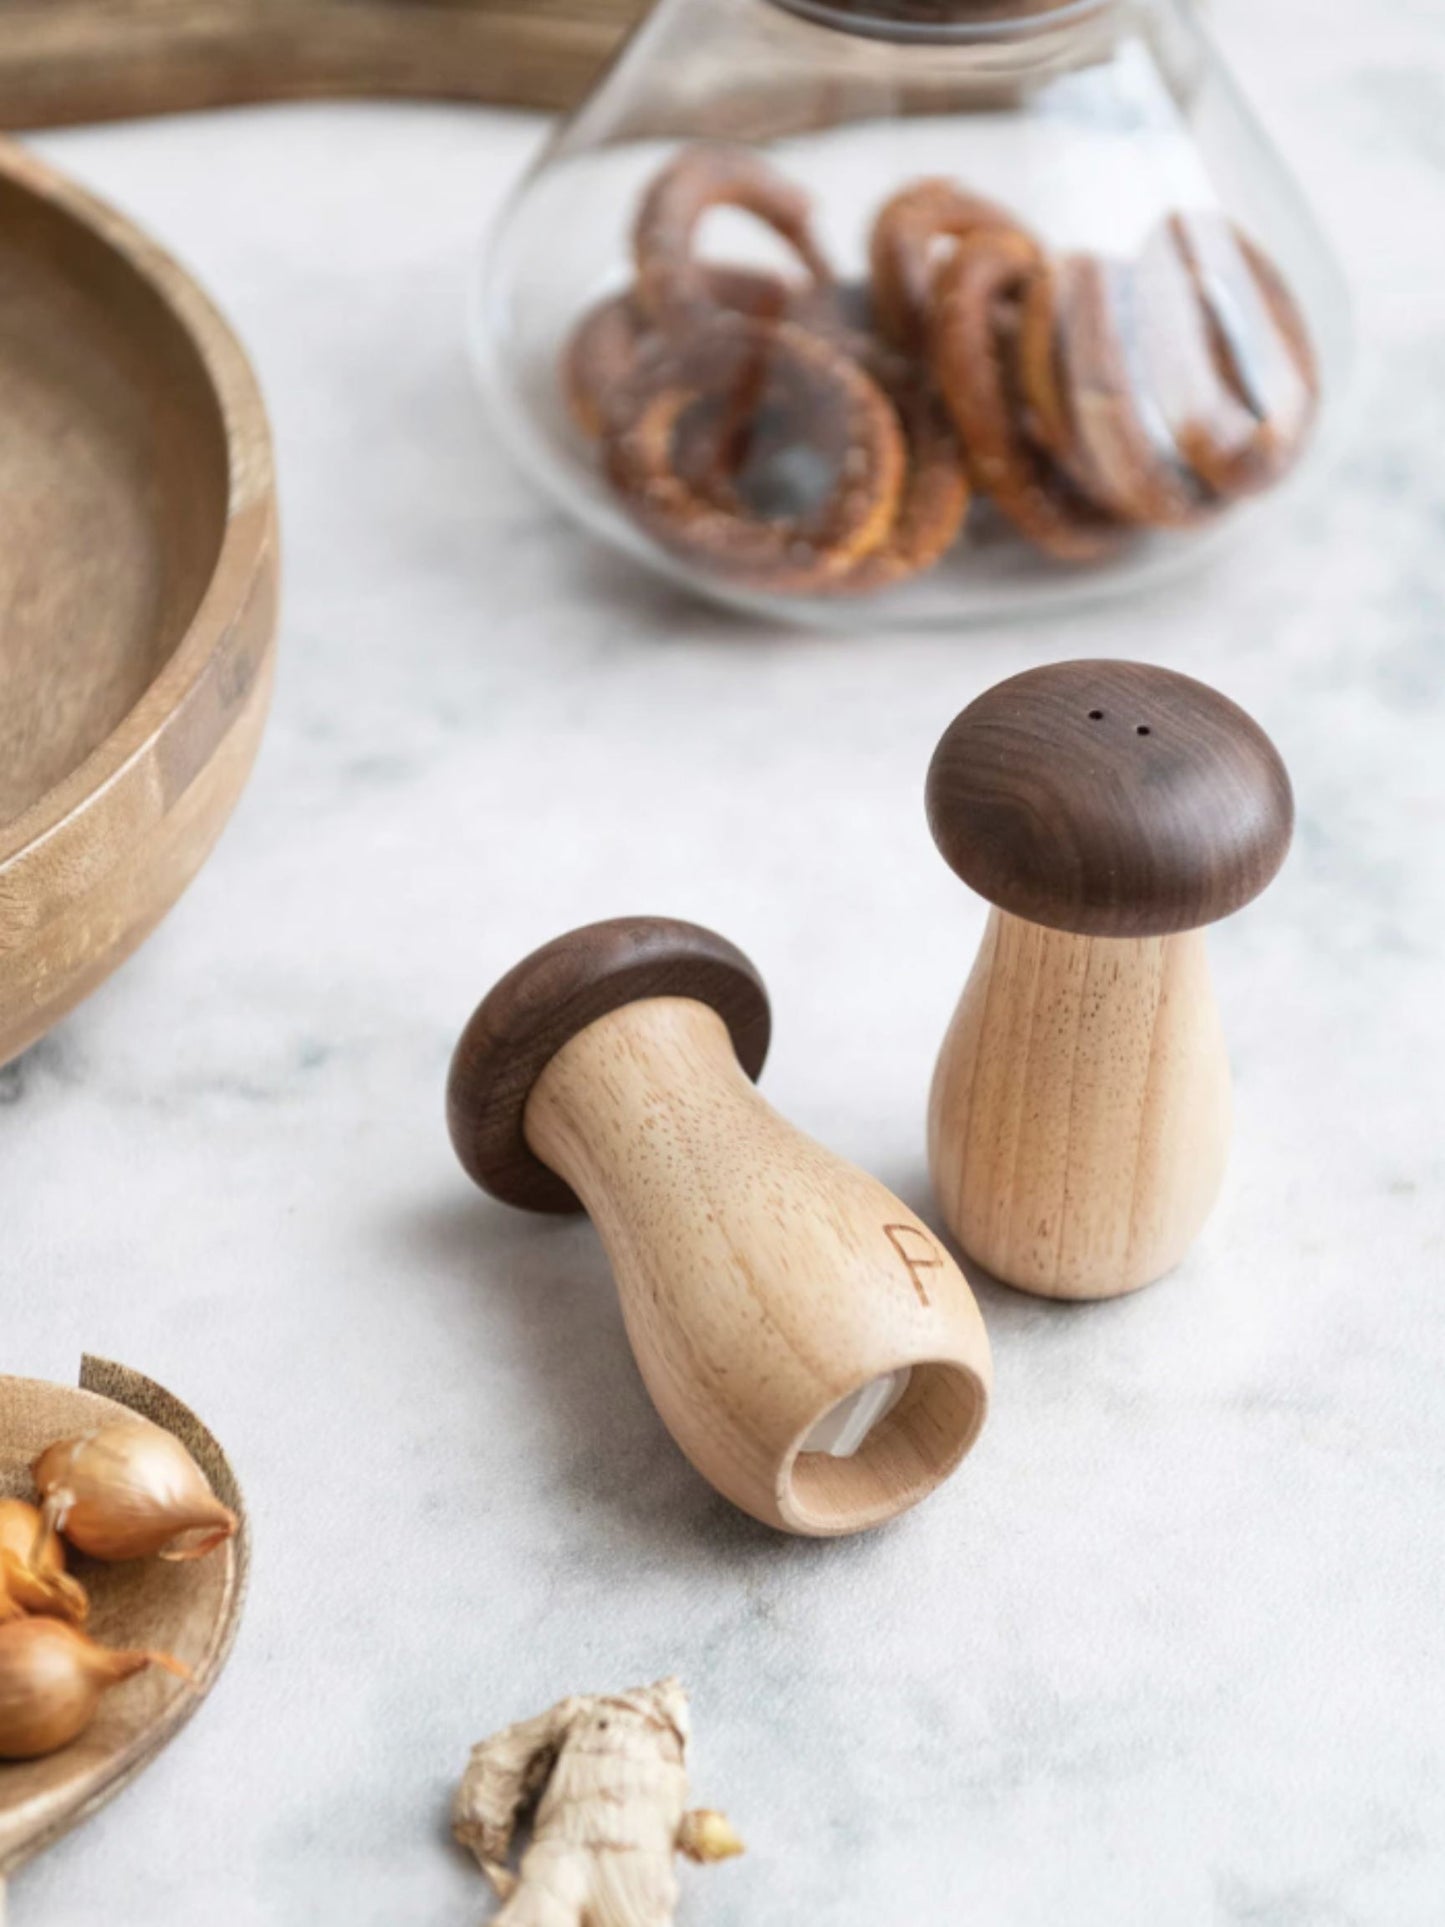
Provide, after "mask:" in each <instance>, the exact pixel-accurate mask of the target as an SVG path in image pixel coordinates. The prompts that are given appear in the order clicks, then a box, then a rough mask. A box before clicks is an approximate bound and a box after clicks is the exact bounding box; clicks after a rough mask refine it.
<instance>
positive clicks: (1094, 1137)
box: [929, 910, 1230, 1298]
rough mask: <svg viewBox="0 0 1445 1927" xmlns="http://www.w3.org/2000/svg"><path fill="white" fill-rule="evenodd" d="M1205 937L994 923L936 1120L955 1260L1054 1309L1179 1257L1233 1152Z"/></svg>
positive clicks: (962, 1016)
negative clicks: (960, 1252)
mask: <svg viewBox="0 0 1445 1927" xmlns="http://www.w3.org/2000/svg"><path fill="white" fill-rule="evenodd" d="M1229 1117H1230V1084H1229V1064H1228V1059H1227V1057H1226V1054H1225V1048H1224V1038H1223V1034H1222V1031H1221V1028H1220V1023H1219V1016H1218V1010H1217V1007H1216V1004H1215V1001H1214V992H1213V988H1212V986H1211V983H1210V976H1209V962H1208V956H1207V953H1206V949H1205V939H1204V932H1203V931H1202V930H1191V931H1186V932H1184V933H1183V934H1180V935H1175V936H1166V937H1140V938H1112V937H1085V936H1076V935H1072V934H1070V933H1068V932H1066V931H1060V930H1048V929H1044V928H1043V927H1042V926H1041V925H1039V924H1035V923H1027V922H1024V921H1022V920H1021V919H1020V918H1017V917H1013V916H1010V915H1009V914H1008V913H1007V912H1005V911H1002V910H994V911H993V912H992V913H991V915H990V917H989V922H988V928H987V931H986V932H985V935H984V940H983V944H982V947H981V948H980V951H979V955H978V959H977V961H976V963H975V965H974V968H973V973H972V975H971V976H970V978H969V980H968V983H967V986H966V987H965V989H964V992H963V996H962V999H961V1000H960V1003H959V1006H958V1009H957V1012H956V1013H955V1015H954V1019H953V1023H952V1025H951V1027H950V1029H949V1032H948V1035H947V1037H946V1038H945V1040H944V1044H943V1050H942V1052H941V1054H940V1057H939V1060H938V1069H937V1073H936V1075H935V1078H934V1084H933V1096H932V1102H931V1105H930V1111H929V1161H930V1164H931V1166H932V1171H933V1181H934V1188H935V1191H936V1194H937V1197H938V1200H939V1204H940V1206H941V1208H942V1211H943V1214H944V1217H945V1218H946V1219H947V1221H948V1224H949V1227H950V1229H951V1230H952V1231H953V1232H954V1234H955V1236H956V1237H957V1238H958V1240H959V1242H960V1243H961V1244H962V1245H963V1247H964V1250H965V1251H966V1252H967V1253H968V1254H969V1256H970V1257H972V1258H976V1259H977V1260H978V1262H979V1264H981V1265H983V1266H984V1267H986V1268H987V1269H988V1270H989V1271H991V1272H993V1273H994V1275H995V1276H996V1277H998V1278H1002V1279H1004V1280H1005V1281H1006V1282H1007V1283H1009V1284H1011V1285H1018V1286H1021V1287H1023V1288H1024V1289H1025V1290H1027V1291H1034V1292H1040V1293H1042V1294H1043V1295H1045V1296H1046V1297H1051V1298H1109V1297H1113V1296H1115V1295H1116V1294H1118V1293H1121V1292H1126V1291H1133V1290H1135V1289H1136V1288H1137V1287H1138V1286H1140V1285H1146V1284H1148V1283H1149V1282H1150V1281H1151V1280H1152V1279H1155V1278H1158V1277H1160V1276H1162V1275H1163V1273H1165V1272H1166V1271H1168V1270H1170V1269H1171V1268H1172V1267H1173V1266H1174V1265H1176V1264H1177V1263H1178V1262H1179V1260H1180V1259H1181V1258H1182V1257H1183V1256H1184V1253H1185V1251H1186V1250H1187V1249H1188V1248H1189V1245H1190V1244H1191V1242H1192V1241H1193V1239H1194V1237H1195V1235H1196V1233H1197V1232H1198V1231H1199V1228H1200V1226H1201V1225H1202V1224H1203V1223H1204V1220H1205V1218H1206V1217H1207V1216H1208V1215H1209V1211H1210V1208H1211V1207H1212V1205H1213V1203H1214V1200H1215V1197H1216V1195H1217V1194H1218V1190H1219V1185H1220V1182H1221V1179H1222V1178H1223V1175H1224V1163H1225V1155H1226V1150H1227V1146H1228V1138H1229Z"/></svg>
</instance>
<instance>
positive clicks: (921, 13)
mask: <svg viewBox="0 0 1445 1927" xmlns="http://www.w3.org/2000/svg"><path fill="white" fill-rule="evenodd" d="M1114 3H1115V0H778V5H780V6H784V7H786V8H787V9H788V11H789V12H790V13H796V14H801V15H802V17H803V18H804V19H805V20H815V21H817V22H818V24H819V25H820V26H825V27H836V28H837V29H838V30H839V31H840V32H843V33H858V34H869V35H871V36H873V37H874V38H876V39H879V40H910V41H923V42H924V43H925V44H926V43H927V42H928V41H929V40H931V39H934V38H937V39H939V40H947V39H950V38H953V37H956V36H958V35H960V34H962V33H966V32H967V30H968V29H969V28H970V27H992V28H998V27H1000V26H1003V27H1006V26H1009V25H1012V24H1022V23H1025V22H1028V21H1030V20H1037V19H1042V18H1046V17H1047V16H1049V15H1051V14H1060V13H1091V12H1095V13H1096V12H1101V11H1103V10H1104V9H1105V8H1107V7H1110V6H1112V5H1113V4H1114Z"/></svg>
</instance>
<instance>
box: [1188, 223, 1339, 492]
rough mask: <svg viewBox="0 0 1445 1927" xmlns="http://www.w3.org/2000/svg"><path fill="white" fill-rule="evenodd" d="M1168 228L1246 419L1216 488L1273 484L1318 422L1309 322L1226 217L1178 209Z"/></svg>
mask: <svg viewBox="0 0 1445 1927" xmlns="http://www.w3.org/2000/svg"><path fill="white" fill-rule="evenodd" d="M1165 234H1166V235H1167V237H1168V243H1169V244H1171V245H1172V249H1173V250H1174V252H1175V258H1176V259H1177V260H1179V261H1180V263H1181V265H1182V268H1183V271H1184V272H1185V273H1186V274H1187V276H1188V277H1189V283H1190V287H1191V290H1192V292H1193V294H1194V295H1195V297H1196V299H1197V301H1198V303H1199V307H1200V311H1201V326H1202V329H1203V331H1204V333H1205V336H1206V351H1207V352H1208V354H1209V356H1210V361H1211V366H1212V367H1213V369H1214V370H1215V372H1216V375H1217V377H1218V379H1219V381H1220V382H1221V384H1222V385H1223V386H1224V387H1225V388H1226V391H1227V392H1228V393H1229V394H1230V395H1231V396H1233V397H1235V398H1237V401H1238V405H1239V406H1240V408H1241V409H1242V410H1243V412H1244V415H1245V419H1246V421H1247V422H1248V423H1249V424H1250V430H1251V432H1249V433H1248V434H1247V435H1246V437H1245V438H1244V439H1245V443H1246V446H1245V447H1244V449H1243V450H1242V451H1241V452H1240V454H1239V456H1238V458H1237V459H1236V460H1235V461H1234V462H1233V463H1231V464H1230V466H1229V469H1228V471H1227V473H1226V475H1225V476H1224V477H1223V479H1222V480H1221V482H1220V486H1221V487H1222V488H1225V489H1227V490H1228V492H1230V493H1236V494H1238V493H1243V492H1245V491H1247V490H1255V489H1261V488H1267V487H1269V485H1270V484H1271V483H1273V482H1276V481H1278V480H1279V478H1280V477H1281V476H1282V475H1283V474H1284V473H1285V472H1286V471H1287V470H1288V469H1289V468H1290V467H1291V466H1292V464H1293V462H1294V460H1295V457H1296V456H1297V455H1298V453H1299V451H1300V449H1301V447H1302V446H1303V444H1304V442H1305V439H1306V438H1307V436H1308V434H1309V431H1310V428H1311V427H1312V425H1313V422H1314V415H1315V409H1316V405H1317V403H1318V401H1319V368H1318V364H1317V362H1316V360H1315V353H1314V347H1313V344H1312V342H1311V341H1310V337H1309V330H1308V328H1307V327H1306V325H1305V322H1304V318H1303V316H1302V315H1301V314H1300V311H1299V308H1298V307H1297V306H1296V304H1295V300H1294V297H1293V295H1292V294H1291V293H1290V291H1289V289H1288V288H1287V287H1286V285H1285V283H1284V281H1283V279H1282V278H1281V276H1280V273H1279V270H1278V269H1277V268H1276V267H1275V265H1274V263H1273V262H1272V261H1271V260H1270V259H1269V258H1268V256H1267V255H1265V254H1264V253H1263V252H1262V251H1261V250H1260V249H1259V248H1258V247H1257V246H1256V245H1255V244H1254V242H1252V241H1251V240H1250V239H1249V237H1248V236H1247V235H1245V234H1243V233H1241V232H1240V230H1239V229H1237V228H1235V227H1233V226H1232V225H1231V224H1230V223H1229V222H1228V221H1226V220H1225V219H1224V218H1223V217H1222V216H1220V215H1215V214H1209V213H1202V214H1182V213H1181V214H1175V215H1172V216H1171V217H1170V219H1169V221H1168V222H1167V224H1166V227H1165ZM1157 244H1158V243H1157V242H1156V245H1157ZM1198 465H1199V466H1200V467H1201V470H1202V472H1206V473H1207V471H1204V470H1203V464H1202V462H1200V463H1198Z"/></svg>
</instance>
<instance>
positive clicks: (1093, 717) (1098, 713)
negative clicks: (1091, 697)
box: [1089, 709, 1104, 723]
mask: <svg viewBox="0 0 1445 1927" xmlns="http://www.w3.org/2000/svg"><path fill="white" fill-rule="evenodd" d="M1103 720H1104V712H1103V710H1102V709H1091V710H1090V711H1089V721H1090V722H1091V723H1101V722H1103Z"/></svg>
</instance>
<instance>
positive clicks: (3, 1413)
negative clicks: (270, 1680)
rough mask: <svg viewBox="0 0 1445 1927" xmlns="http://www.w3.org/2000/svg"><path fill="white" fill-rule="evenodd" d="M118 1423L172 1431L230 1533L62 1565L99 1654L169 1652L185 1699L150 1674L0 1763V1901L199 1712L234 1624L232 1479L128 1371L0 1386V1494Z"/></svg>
mask: <svg viewBox="0 0 1445 1927" xmlns="http://www.w3.org/2000/svg"><path fill="white" fill-rule="evenodd" d="M123 1412H136V1413H139V1414H140V1415H141V1416H142V1417H144V1418H147V1419H150V1420H151V1421H152V1423H154V1424H156V1425H161V1426H164V1427H165V1429H166V1430H168V1431H171V1432H174V1433H175V1435H176V1436H177V1437H178V1438H179V1439H181V1441H182V1442H183V1443H184V1444H185V1445H186V1447H187V1448H188V1450H189V1451H190V1453H191V1455H192V1457H193V1458H194V1459H195V1460H196V1462H197V1463H198V1464H199V1465H200V1467H201V1470H202V1471H203V1472H204V1473H205V1474H206V1477H207V1478H208V1479H209V1480H210V1482H211V1486H212V1489H213V1490H214V1491H215V1493H216V1496H217V1497H218V1498H219V1499H221V1500H222V1501H223V1503H224V1504H226V1505H228V1506H230V1507H231V1509H232V1511H234V1512H235V1513H236V1514H237V1515H238V1517H239V1518H240V1521H241V1524H240V1528H239V1530H238V1531H237V1533H236V1535H235V1537H234V1538H232V1539H230V1540H228V1541H227V1542H226V1544H225V1545H224V1546H222V1547H220V1548H219V1549H218V1550H217V1551H216V1552H214V1553H212V1554H210V1555H209V1556H208V1557H207V1558H204V1559H198V1560H195V1561H192V1562H189V1563H186V1564H181V1565H173V1564H168V1563H166V1562H165V1561H162V1560H158V1559H143V1560H133V1561H129V1562H127V1563H125V1564H123V1565H101V1564H99V1563H97V1562H96V1561H94V1560H86V1559H82V1558H80V1557H78V1556H77V1557H75V1558H74V1559H73V1560H72V1566H73V1569H74V1571H75V1572H76V1574H77V1575H78V1576H79V1577H80V1578H81V1579H82V1580H83V1582H84V1584H85V1586H86V1588H87V1590H88V1591H89V1593H90V1599H91V1612H90V1621H89V1625H88V1627H87V1630H88V1631H89V1632H90V1633H92V1634H93V1635H94V1636H95V1638H97V1639H98V1640H100V1641H101V1643H102V1644H103V1645H106V1646H138V1647H144V1648H158V1649H160V1650H161V1651H164V1652H170V1653H174V1654H175V1655H176V1657H177V1658H179V1659H183V1660H185V1661H186V1663H187V1664H188V1665H189V1666H190V1667H191V1668H192V1670H193V1673H194V1678H195V1683H194V1685H193V1686H191V1687H189V1688H188V1687H186V1686H184V1685H182V1684H181V1683H180V1682H179V1681H177V1680H174V1679H172V1678H170V1677H169V1676H168V1675H166V1674H163V1673H160V1672H154V1671H153V1672H150V1673H146V1674H143V1675H141V1676H139V1677H138V1678H136V1679H134V1680H130V1681H128V1682H127V1683H126V1684H125V1685H124V1686H121V1687H120V1688H118V1689H117V1690H116V1691H115V1692H113V1693H109V1694H107V1696H106V1698H105V1699H104V1700H103V1701H102V1703H101V1707H100V1711H99V1712H98V1713H97V1715H96V1718H95V1721H94V1723H93V1724H92V1725H91V1726H90V1728H89V1729H88V1730H87V1731H86V1732H85V1733H83V1734H82V1735H81V1737H80V1738H79V1739H78V1740H75V1741H73V1742H72V1744H71V1745H69V1746H68V1747H65V1748H63V1749H62V1750H61V1751H60V1752H58V1753H53V1754H51V1755H49V1756H48V1757H47V1758H45V1759H41V1760H28V1761H24V1762H6V1763H0V1895H3V1886H4V1881H5V1878H6V1877H7V1876H8V1875H10V1874H13V1873H14V1872H16V1870H17V1869H18V1868H20V1867H22V1866H23V1865H24V1864H25V1862H26V1861H27V1860H29V1859H31V1858H32V1857H33V1856H34V1855H35V1854H37V1853H40V1852H42V1851H43V1850H44V1849H45V1848H47V1847H49V1846H50V1845H51V1844H52V1843H53V1842H54V1841H56V1840H58V1839H59V1838H60V1837H61V1836H62V1835H63V1834H65V1833H68V1832H69V1831H70V1829H71V1828H72V1827H76V1826H78V1825H79V1824H80V1823H81V1822H82V1821H83V1820H86V1819H88V1818H89V1816H90V1815H91V1814H92V1813H94V1812H95V1810H96V1809H97V1808H98V1807H100V1806H102V1805H103V1804H104V1803H105V1802H106V1801H107V1800H109V1799H111V1798H113V1797H114V1795H115V1794H117V1793H118V1792H119V1791H120V1790H121V1788H122V1787H124V1786H125V1785H127V1784H128V1782H129V1781H131V1780H132V1779H134V1777H135V1776H136V1774H137V1773H139V1772H140V1771H141V1769H142V1768H143V1767H144V1766H145V1765H146V1764H147V1763H148V1762H149V1761H150V1760H151V1759H152V1758H153V1757H154V1756H155V1754H157V1753H158V1752H159V1751H160V1750H161V1748H162V1747H163V1746H165V1745H166V1744H167V1742H168V1741H170V1740H171V1739H173V1738H174V1737H175V1735H176V1734H177V1733H178V1732H179V1731H180V1729H181V1727H182V1726H184V1725H185V1723H186V1721H187V1720H189V1719H190V1718H191V1717H192V1715H193V1714H195V1713H196V1712H197V1711H198V1710H199V1708H200V1706H201V1704H202V1702H203V1701H204V1699H205V1697H206V1695H207V1693H208V1692H209V1691H210V1689H211V1687H212V1686H213V1685H214V1684H215V1682H216V1679H217V1677H218V1676H219V1674H220V1671H221V1668H222V1667H223V1666H224V1664H225V1662H226V1659H227V1657H228V1655H229V1653H230V1650H231V1646H232V1644H233V1642H234V1640H235V1636H236V1630H237V1627H238V1625H239V1623H240V1615H241V1608H242V1605H243V1603H244V1600H245V1591H246V1574H247V1567H248V1563H249V1557H250V1532H249V1528H248V1525H247V1523H246V1508H245V1502H244V1500H243V1498H242V1495H241V1491H240V1488H239V1486H238V1485H237V1482H236V1478H235V1475H234V1473H233V1472H232V1470H231V1467H230V1465H229V1464H228V1463H227V1460H226V1457H225V1454H224V1453H223V1452H222V1450H221V1448H220V1446H219V1445H218V1444H217V1443H216V1441H215V1439H214V1438H212V1436H211V1434H210V1433H209V1432H208V1431H207V1430H206V1428H205V1427H204V1426H203V1425H202V1424H201V1422H200V1420H199V1419H198V1418H196V1416H195V1414H194V1413H192V1412H190V1411H188V1410H187V1409H186V1407H185V1406H183V1405H182V1404H181V1403H180V1402H179V1400H177V1399H176V1398H175V1397H173V1395H172V1394H171V1393H169V1392H167V1391H165V1390H164V1389H163V1387H161V1386H159V1385H156V1384H154V1383H153V1382H152V1381H151V1380H150V1379H147V1378H143V1377H142V1376H141V1375H140V1374H139V1373H138V1372H132V1371H129V1370H128V1369H127V1368H126V1367H125V1366H122V1365H116V1364H112V1363H111V1362H110V1361H109V1360H106V1359H96V1358H89V1357H87V1358H86V1359H84V1360H83V1361H82V1366H81V1383H80V1389H79V1390H76V1389H73V1388H71V1387H68V1386H62V1385H49V1384H45V1383H43V1382H42V1381H40V1380H38V1379H25V1378H0V1496H3V1497H21V1498H30V1497H33V1487H32V1485H31V1482H30V1471H29V1468H30V1464H31V1461H32V1460H33V1459H34V1458H35V1457H36V1456H37V1455H38V1454H39V1453H40V1452H41V1451H42V1450H43V1449H44V1448H45V1447H46V1446H47V1445H50V1444H51V1443H53V1442H54V1441H55V1440H56V1439H59V1438H66V1437H70V1436H73V1435H74V1434H75V1433H77V1432H80V1431H84V1430H86V1429H88V1428H89V1427H92V1426H95V1425H98V1424H100V1423H102V1422H104V1421H106V1420H110V1419H114V1418H115V1417H117V1416H118V1415H120V1414H121V1413H123Z"/></svg>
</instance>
